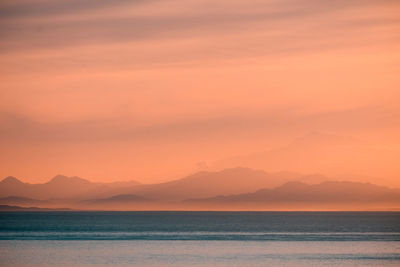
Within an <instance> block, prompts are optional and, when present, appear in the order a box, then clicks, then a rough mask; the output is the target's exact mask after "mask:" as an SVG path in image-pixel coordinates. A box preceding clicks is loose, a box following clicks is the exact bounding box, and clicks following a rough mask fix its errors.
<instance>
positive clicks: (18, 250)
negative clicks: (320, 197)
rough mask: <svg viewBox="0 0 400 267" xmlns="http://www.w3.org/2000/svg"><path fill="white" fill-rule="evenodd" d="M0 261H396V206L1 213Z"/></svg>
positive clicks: (399, 223)
mask: <svg viewBox="0 0 400 267" xmlns="http://www.w3.org/2000/svg"><path fill="white" fill-rule="evenodd" d="M0 266H400V212H190V211H187V212H185V211H179V212H173V211H143V212H139V211H135V212H111V211H110V212H100V211H89V212H88V211H45V212H39V211H31V212H0Z"/></svg>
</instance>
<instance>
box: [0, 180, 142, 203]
mask: <svg viewBox="0 0 400 267" xmlns="http://www.w3.org/2000/svg"><path fill="white" fill-rule="evenodd" d="M134 184H139V183H137V182H134V181H132V182H116V183H108V184H107V183H104V184H103V183H93V182H90V181H88V180H86V179H83V178H80V177H76V176H73V177H67V176H63V175H57V176H55V177H54V178H52V179H51V180H50V181H48V182H46V183H43V184H29V183H23V182H21V181H20V180H18V179H17V178H15V177H11V176H10V177H7V178H5V179H4V180H2V181H1V182H0V197H3V198H4V197H10V196H18V197H23V198H35V199H39V200H43V199H63V198H82V197H83V198H88V197H90V196H97V195H99V194H101V192H107V191H108V190H111V189H116V188H121V187H122V188H124V187H126V186H132V185H134Z"/></svg>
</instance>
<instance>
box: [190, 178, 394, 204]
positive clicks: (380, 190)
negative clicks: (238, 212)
mask: <svg viewBox="0 0 400 267" xmlns="http://www.w3.org/2000/svg"><path fill="white" fill-rule="evenodd" d="M184 202H185V203H190V204H197V205H208V206H210V205H211V206H213V205H214V206H215V205H217V206H230V207H233V206H242V205H247V206H248V205H250V206H254V207H272V206H277V205H278V206H279V205H280V206H282V204H284V205H286V206H287V207H298V206H299V205H303V206H304V207H306V206H310V205H311V206H324V205H327V206H328V207H330V206H332V205H336V206H338V205H341V204H357V205H360V204H362V205H364V206H368V205H370V204H377V203H381V204H382V203H388V204H393V205H395V206H394V207H398V205H399V204H400V190H398V189H391V188H388V187H383V186H377V185H373V184H369V183H358V182H342V181H326V182H322V183H319V184H314V185H310V184H306V183H302V182H288V183H285V184H283V185H281V186H278V187H276V188H274V189H260V190H257V191H255V192H252V193H246V194H236V195H229V196H217V197H212V198H203V199H188V200H186V201H184Z"/></svg>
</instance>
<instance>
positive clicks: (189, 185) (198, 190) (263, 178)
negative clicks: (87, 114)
mask: <svg viewBox="0 0 400 267" xmlns="http://www.w3.org/2000/svg"><path fill="white" fill-rule="evenodd" d="M302 178H304V179H306V180H318V181H323V180H326V179H327V178H326V177H323V176H320V175H315V176H302V175H300V174H296V173H290V172H287V173H284V172H282V173H267V172H265V171H262V170H253V169H249V168H240V167H238V168H231V169H225V170H222V171H216V172H206V171H201V172H197V173H195V174H193V175H189V176H187V177H185V178H183V179H178V180H174V181H170V182H165V183H159V184H149V185H139V186H135V187H131V188H127V189H126V190H124V193H129V194H137V195H141V196H144V197H148V198H151V199H155V200H157V199H158V200H168V201H171V200H172V201H177V200H184V199H187V198H203V197H212V196H216V195H223V194H240V193H247V192H251V191H255V190H257V189H260V188H272V187H275V186H278V185H281V184H283V183H285V182H287V181H290V180H302Z"/></svg>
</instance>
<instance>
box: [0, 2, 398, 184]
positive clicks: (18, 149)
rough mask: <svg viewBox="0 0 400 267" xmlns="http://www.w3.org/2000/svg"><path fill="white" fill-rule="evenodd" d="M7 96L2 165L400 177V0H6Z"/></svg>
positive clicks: (60, 170) (0, 173)
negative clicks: (237, 169)
mask: <svg viewBox="0 0 400 267" xmlns="http://www.w3.org/2000/svg"><path fill="white" fill-rule="evenodd" d="M0 100H1V101H0V149H1V153H0V178H1V179H2V178H3V177H6V176H9V175H13V176H16V177H18V178H20V179H21V180H23V181H26V182H44V181H47V180H48V179H50V178H51V177H53V176H55V175H57V174H64V175H76V176H80V177H84V178H88V179H90V180H93V181H114V180H131V179H133V180H138V181H141V182H144V183H155V182H161V181H167V180H171V179H175V178H180V177H182V176H184V175H187V174H190V173H193V172H196V171H199V170H219V169H224V168H231V167H237V166H244V167H251V168H256V169H264V170H266V171H268V172H278V171H293V172H301V173H321V174H324V175H327V176H330V177H335V178H337V179H343V180H351V179H354V180H360V181H366V182H372V183H376V184H382V185H388V186H393V187H400V104H399V103H400V1H398V0H350V1H349V0H336V1H319V0H279V1H278V0H263V1H261V0H254V1H248V0H221V1H211V0H165V1H158V0H130V1H129V0H114V1H107V0H86V1H82V0H58V1H54V0H17V1H16V0H2V1H1V2H0Z"/></svg>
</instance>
